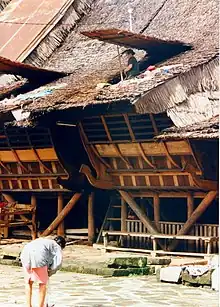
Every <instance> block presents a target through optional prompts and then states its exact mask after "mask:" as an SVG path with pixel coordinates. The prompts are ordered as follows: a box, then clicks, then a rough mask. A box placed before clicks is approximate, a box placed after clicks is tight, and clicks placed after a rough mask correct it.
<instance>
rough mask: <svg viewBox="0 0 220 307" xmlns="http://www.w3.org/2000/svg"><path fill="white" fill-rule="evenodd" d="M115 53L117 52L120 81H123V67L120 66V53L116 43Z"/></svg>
mask: <svg viewBox="0 0 220 307" xmlns="http://www.w3.org/2000/svg"><path fill="white" fill-rule="evenodd" d="M117 53H118V61H119V68H120V76H121V81H123V80H124V78H123V68H122V64H121V55H120V50H119V46H118V45H117Z"/></svg>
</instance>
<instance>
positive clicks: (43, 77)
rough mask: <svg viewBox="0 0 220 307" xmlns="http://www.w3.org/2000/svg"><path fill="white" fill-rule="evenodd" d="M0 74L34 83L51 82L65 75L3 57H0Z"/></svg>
mask: <svg viewBox="0 0 220 307" xmlns="http://www.w3.org/2000/svg"><path fill="white" fill-rule="evenodd" d="M0 73H4V74H10V75H18V76H21V77H23V78H27V79H28V80H30V81H34V82H35V83H45V82H42V81H53V80H56V79H58V78H61V77H64V76H66V75H67V74H66V73H64V72H58V71H53V70H48V69H43V68H39V67H35V66H32V65H28V64H23V63H20V62H14V61H11V60H9V59H6V58H3V57H0Z"/></svg>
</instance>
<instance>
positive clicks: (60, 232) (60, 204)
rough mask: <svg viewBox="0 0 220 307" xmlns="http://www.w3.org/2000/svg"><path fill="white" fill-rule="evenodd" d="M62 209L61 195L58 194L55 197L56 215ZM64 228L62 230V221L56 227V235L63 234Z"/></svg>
mask: <svg viewBox="0 0 220 307" xmlns="http://www.w3.org/2000/svg"><path fill="white" fill-rule="evenodd" d="M62 210H63V195H62V194H58V198H57V216H59V214H60V212H61V211H62ZM64 234H65V230H64V221H62V222H61V223H60V224H59V226H58V228H57V235H58V236H64Z"/></svg>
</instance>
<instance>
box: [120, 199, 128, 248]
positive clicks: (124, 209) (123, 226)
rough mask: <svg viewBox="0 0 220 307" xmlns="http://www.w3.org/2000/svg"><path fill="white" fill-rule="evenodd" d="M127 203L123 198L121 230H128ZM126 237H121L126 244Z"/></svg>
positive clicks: (122, 243)
mask: <svg viewBox="0 0 220 307" xmlns="http://www.w3.org/2000/svg"><path fill="white" fill-rule="evenodd" d="M126 220H127V205H126V202H125V201H124V199H121V232H126V231H127V222H126ZM124 243H125V242H124V239H123V237H121V245H122V246H124Z"/></svg>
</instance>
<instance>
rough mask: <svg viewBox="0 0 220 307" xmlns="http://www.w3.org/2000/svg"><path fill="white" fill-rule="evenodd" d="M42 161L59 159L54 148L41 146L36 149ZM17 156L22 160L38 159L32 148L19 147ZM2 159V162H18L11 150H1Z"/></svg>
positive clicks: (0, 157) (31, 160)
mask: <svg viewBox="0 0 220 307" xmlns="http://www.w3.org/2000/svg"><path fill="white" fill-rule="evenodd" d="M36 152H37V153H38V155H39V157H40V159H41V160H42V161H56V160H58V158H57V155H56V152H55V150H54V148H41V149H36ZM16 153H17V156H18V157H19V160H20V161H21V162H37V161H38V159H37V158H36V155H35V154H34V152H33V151H32V150H31V149H22V150H20V149H18V150H16ZM0 160H1V161H2V162H17V159H16V157H15V156H14V154H13V152H12V151H11V150H0Z"/></svg>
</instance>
